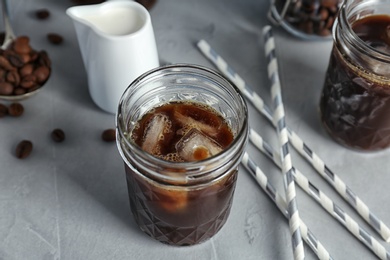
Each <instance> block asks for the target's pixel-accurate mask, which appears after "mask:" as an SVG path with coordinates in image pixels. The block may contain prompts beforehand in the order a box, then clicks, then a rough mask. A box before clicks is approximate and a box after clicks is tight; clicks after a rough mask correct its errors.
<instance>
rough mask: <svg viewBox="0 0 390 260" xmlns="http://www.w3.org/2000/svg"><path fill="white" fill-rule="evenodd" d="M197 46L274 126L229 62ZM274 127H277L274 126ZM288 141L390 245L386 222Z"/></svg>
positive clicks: (292, 137) (302, 147)
mask: <svg viewBox="0 0 390 260" xmlns="http://www.w3.org/2000/svg"><path fill="white" fill-rule="evenodd" d="M198 47H199V49H200V50H201V52H202V53H203V54H204V55H205V56H206V57H207V58H208V59H209V60H210V61H211V62H212V63H213V64H214V65H215V66H216V67H217V68H218V69H219V70H220V71H221V73H222V74H224V75H225V76H226V77H227V78H229V79H230V80H231V81H232V82H233V83H234V84H235V85H236V86H237V87H238V88H239V89H240V91H241V92H242V94H243V95H244V96H245V97H246V98H247V99H248V100H249V101H250V102H251V103H252V104H253V106H254V107H255V108H256V109H257V110H258V111H259V112H260V113H262V114H263V115H264V117H266V118H267V119H268V120H269V121H270V122H272V123H273V120H272V115H271V112H270V111H271V110H270V108H269V107H268V106H267V105H266V104H265V103H264V101H263V99H262V98H261V97H260V96H259V95H258V94H257V93H256V92H254V91H253V90H252V88H251V87H250V86H249V85H248V84H247V83H246V82H245V81H244V80H243V79H242V78H241V77H240V76H239V75H238V74H237V73H236V72H235V71H234V70H233V69H232V68H231V67H230V66H229V65H228V64H227V63H226V61H225V60H224V59H223V58H222V57H221V56H220V55H218V53H216V52H215V50H213V49H212V48H211V47H210V45H209V44H208V43H207V42H206V41H204V40H200V41H199V42H198ZM274 126H275V124H274ZM287 130H288V135H289V141H290V143H291V144H292V146H293V147H294V148H295V149H296V150H297V151H298V152H299V153H300V154H301V155H302V156H303V157H304V158H305V159H306V160H308V161H309V162H310V163H311V164H312V166H313V167H314V169H316V171H317V172H318V173H319V174H320V175H321V176H322V177H323V178H324V179H325V180H326V181H327V182H328V183H329V184H330V185H331V186H332V187H333V188H334V189H335V190H336V191H337V192H338V193H339V194H340V195H341V196H342V198H343V199H344V200H346V201H347V202H348V203H349V204H350V205H351V206H352V207H353V208H354V209H355V210H356V211H357V212H358V213H359V215H360V216H361V217H362V218H363V219H364V220H365V221H366V222H367V223H368V224H370V225H371V227H372V228H373V229H374V230H376V231H377V232H378V233H379V234H380V235H381V236H382V238H383V239H384V240H385V241H386V242H390V229H389V228H388V227H387V226H386V224H385V223H383V222H382V221H381V220H380V219H379V218H378V217H377V216H376V215H375V214H374V213H373V212H372V211H371V210H370V209H369V208H368V206H367V205H366V204H365V203H364V202H363V201H362V200H361V199H360V198H359V197H358V196H357V195H356V194H355V193H354V192H353V191H352V190H351V189H350V188H349V187H348V186H347V185H346V184H345V182H344V181H343V180H342V179H341V178H340V177H339V176H337V175H336V174H335V173H334V172H332V171H331V170H330V168H329V167H328V166H327V165H326V164H325V162H324V161H323V160H322V159H321V158H320V157H319V156H318V155H317V154H316V153H315V152H314V151H313V150H312V149H310V148H309V146H308V145H307V144H305V143H304V142H303V140H302V139H301V138H300V137H299V136H298V135H297V134H296V133H295V132H294V131H292V130H291V129H289V128H288V127H287Z"/></svg>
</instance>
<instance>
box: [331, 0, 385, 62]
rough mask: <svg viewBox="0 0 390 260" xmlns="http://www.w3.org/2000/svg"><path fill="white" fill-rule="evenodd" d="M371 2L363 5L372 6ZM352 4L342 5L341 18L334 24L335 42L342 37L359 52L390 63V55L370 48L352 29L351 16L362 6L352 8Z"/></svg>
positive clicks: (346, 2)
mask: <svg viewBox="0 0 390 260" xmlns="http://www.w3.org/2000/svg"><path fill="white" fill-rule="evenodd" d="M370 2H371V1H367V2H365V3H363V5H364V6H371V5H370ZM352 3H353V2H352V1H344V2H343V4H342V5H341V7H340V12H339V16H338V17H337V18H336V20H335V21H334V24H333V40H334V41H335V42H337V38H338V37H342V38H343V40H345V41H347V42H348V44H349V45H350V46H354V47H355V48H356V49H357V50H358V51H359V52H362V53H365V54H366V55H368V56H369V57H370V58H374V59H376V60H379V61H381V62H387V63H388V62H390V53H385V52H381V51H379V50H378V49H376V48H374V47H372V46H370V45H369V44H367V43H366V42H365V41H363V40H362V39H361V38H360V37H359V36H358V35H357V34H356V33H355V31H354V30H353V29H352V25H351V23H350V22H349V21H348V18H349V15H350V14H351V13H352V14H353V11H354V9H355V8H356V6H358V5H362V3H359V4H358V5H356V6H352ZM355 11H356V10H355ZM369 15H371V14H367V15H366V16H361V17H360V18H359V19H362V18H363V17H367V16H369ZM389 16H390V15H389ZM338 30H342V31H343V34H342V36H341V34H340V33H338Z"/></svg>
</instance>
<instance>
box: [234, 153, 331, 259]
mask: <svg viewBox="0 0 390 260" xmlns="http://www.w3.org/2000/svg"><path fill="white" fill-rule="evenodd" d="M241 163H242V165H244V167H245V168H246V169H247V170H248V171H249V172H250V173H251V176H252V177H253V178H255V180H256V181H257V183H258V184H259V185H260V187H261V188H262V189H263V191H264V192H265V193H266V194H267V195H268V197H269V198H270V199H271V200H272V201H273V202H274V203H275V205H276V206H277V207H278V209H279V210H280V212H281V213H282V214H283V216H284V217H285V218H286V219H288V210H287V203H286V201H285V200H284V199H283V198H282V197H281V195H280V194H279V193H278V192H277V191H276V189H275V188H274V186H273V185H272V184H271V183H270V182H269V181H268V178H267V176H266V175H265V174H264V173H263V171H262V170H261V169H260V168H259V167H258V166H256V164H255V163H254V162H253V160H252V159H251V158H250V157H249V155H248V153H244V156H243V159H242V160H241ZM300 221H301V222H300V229H301V234H302V238H303V240H304V241H305V242H306V244H307V245H308V246H309V247H310V248H311V249H312V250H313V252H314V253H315V254H316V255H317V257H318V259H321V260H331V259H333V258H332V257H331V255H330V254H329V252H328V251H327V250H326V248H325V247H324V246H323V245H322V243H321V242H320V241H319V240H318V239H317V238H316V237H315V235H314V234H313V233H312V232H311V231H310V229H309V228H308V227H307V226H306V224H305V223H304V222H303V221H302V220H300Z"/></svg>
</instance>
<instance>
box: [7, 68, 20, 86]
mask: <svg viewBox="0 0 390 260" xmlns="http://www.w3.org/2000/svg"><path fill="white" fill-rule="evenodd" d="M5 79H6V81H7V82H9V83H11V84H12V85H14V86H18V85H19V83H20V76H19V73H18V72H17V71H16V70H11V71H8V72H7V74H6V76H5Z"/></svg>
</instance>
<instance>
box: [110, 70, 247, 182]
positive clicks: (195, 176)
mask: <svg viewBox="0 0 390 260" xmlns="http://www.w3.org/2000/svg"><path fill="white" fill-rule="evenodd" d="M180 69H190V70H194V71H192V72H197V73H202V72H203V73H208V74H211V75H214V76H216V77H217V78H218V79H219V80H222V81H223V82H224V83H225V84H227V85H228V86H229V88H230V91H231V92H234V94H235V96H236V97H237V98H238V101H237V102H238V104H239V106H240V107H242V109H243V113H242V116H243V118H241V121H240V122H241V123H240V126H239V129H238V131H237V132H236V134H235V136H234V139H233V141H232V142H231V143H230V144H229V146H228V147H227V148H226V149H223V150H222V151H221V152H220V153H218V154H216V155H214V156H211V157H209V158H206V159H204V160H200V161H194V162H171V161H167V160H163V159H161V158H158V157H155V156H153V155H151V154H149V153H147V152H145V151H144V150H142V148H141V147H139V146H138V145H137V144H135V143H134V142H131V141H130V140H129V138H126V136H125V134H124V133H125V131H124V130H125V129H126V128H127V123H128V122H125V121H126V120H125V118H123V116H122V115H123V111H122V110H123V104H124V102H125V99H126V94H127V93H128V91H130V89H131V87H132V86H135V85H137V84H139V83H141V82H143V81H145V80H147V79H148V78H150V77H152V76H153V75H155V74H156V73H159V72H163V71H165V70H167V71H168V70H178V71H179V70H180ZM116 131H117V146H118V148H119V152H120V154H121V156H122V159H123V160H124V161H125V163H126V164H127V165H128V166H131V164H130V162H129V161H128V160H129V158H128V157H127V156H126V155H125V154H124V151H123V150H124V149H128V150H129V151H128V152H130V153H131V154H135V155H137V157H138V158H139V159H141V160H142V162H143V163H145V164H146V165H148V166H150V167H154V169H155V170H154V171H153V175H154V176H148V177H152V179H154V178H157V179H158V180H159V181H160V182H164V183H178V182H179V183H181V182H182V181H185V183H186V184H188V185H190V184H191V183H193V182H196V183H198V182H201V181H204V180H210V179H215V178H216V177H218V172H217V171H215V169H211V168H213V167H211V168H210V167H209V166H210V165H215V164H217V162H219V161H221V160H226V158H229V160H236V159H237V158H236V156H237V155H235V154H233V155H232V154H231V153H232V151H231V149H232V148H233V149H234V150H237V151H238V150H240V149H242V148H243V147H244V146H245V145H246V142H247V136H248V131H249V127H248V108H247V105H246V101H245V100H244V98H243V97H242V95H241V92H240V90H239V89H238V87H237V86H235V85H234V83H232V82H231V81H230V80H229V79H228V78H226V77H224V76H223V75H222V74H221V73H219V72H217V71H215V70H212V69H209V68H206V67H204V66H200V65H194V64H187V63H179V64H171V65H164V66H160V67H157V68H154V69H152V70H149V71H147V72H145V73H144V74H142V75H140V76H139V77H138V78H136V79H135V80H134V81H133V82H132V83H131V84H130V85H129V86H128V87H127V89H126V90H125V91H124V93H123V95H122V97H121V99H120V101H119V105H118V111H117V115H116ZM243 140H244V142H243ZM121 142H124V145H125V148H123V147H122V144H121ZM126 151H127V150H126ZM229 154H230V155H229ZM240 158H241V155H240ZM239 161H240V160H238V162H236V164H238V163H239ZM227 163H231V162H227ZM156 165H158V167H157V166H156ZM219 167H221V166H219ZM230 167H231V166H229V168H230ZM209 168H210V169H209ZM166 169H169V171H170V173H173V174H174V175H169V174H166V172H164V171H165V170H166ZM182 169H185V170H186V171H185V174H183V172H182ZM180 170H181V171H180ZM164 173H165V174H164ZM175 173H176V174H175ZM177 173H180V174H177ZM214 175H216V176H214Z"/></svg>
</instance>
